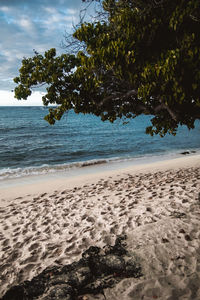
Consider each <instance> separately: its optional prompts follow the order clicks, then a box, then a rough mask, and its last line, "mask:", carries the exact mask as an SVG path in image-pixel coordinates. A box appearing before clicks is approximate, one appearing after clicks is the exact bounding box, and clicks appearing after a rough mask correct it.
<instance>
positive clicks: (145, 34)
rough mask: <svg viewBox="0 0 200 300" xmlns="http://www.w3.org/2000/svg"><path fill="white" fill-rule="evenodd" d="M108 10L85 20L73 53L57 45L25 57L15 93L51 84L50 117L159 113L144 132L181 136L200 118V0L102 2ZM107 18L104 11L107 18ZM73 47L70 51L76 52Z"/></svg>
mask: <svg viewBox="0 0 200 300" xmlns="http://www.w3.org/2000/svg"><path fill="white" fill-rule="evenodd" d="M100 3H101V6H102V9H103V14H102V15H101V18H99V19H98V18H97V19H95V20H94V21H93V22H89V23H82V24H81V25H80V26H79V27H77V28H76V29H75V30H74V33H73V38H74V39H75V40H76V41H77V43H81V45H83V47H82V50H80V51H78V52H77V53H75V54H70V52H69V53H65V54H62V55H60V56H56V51H55V49H50V50H49V51H47V52H45V54H44V55H41V54H39V53H37V52H35V54H34V56H33V57H31V58H24V59H23V60H22V67H21V68H20V70H19V73H20V74H19V76H18V77H16V78H15V79H14V81H15V83H17V87H16V88H15V97H16V98H17V99H27V97H28V96H30V95H31V93H32V89H33V88H34V87H38V86H40V85H43V84H46V94H45V96H43V103H44V105H46V106H48V105H49V104H53V103H56V104H58V106H57V107H56V108H50V109H49V114H48V115H47V116H46V117H45V118H46V120H47V121H48V122H49V123H50V124H53V123H54V122H55V121H56V120H59V119H60V118H61V117H62V115H63V114H64V112H66V111H68V110H70V109H73V110H74V111H75V112H76V113H92V114H95V115H97V116H100V117H101V119H102V120H103V121H104V120H109V121H111V122H114V121H115V120H116V119H117V118H123V119H126V118H134V117H136V116H138V115H140V114H146V115H153V117H152V120H151V122H152V126H150V127H148V128H146V132H147V133H149V134H151V135H153V134H154V133H155V134H160V135H161V136H164V135H165V134H166V133H171V134H175V133H176V130H177V128H178V125H186V126H187V127H188V128H189V129H191V128H194V122H195V120H196V119H200V14H199V12H200V1H199V0H160V1H159V0H157V1H156V0H148V1H144V0H104V1H100ZM102 16H103V17H102ZM71 53H72V52H71Z"/></svg>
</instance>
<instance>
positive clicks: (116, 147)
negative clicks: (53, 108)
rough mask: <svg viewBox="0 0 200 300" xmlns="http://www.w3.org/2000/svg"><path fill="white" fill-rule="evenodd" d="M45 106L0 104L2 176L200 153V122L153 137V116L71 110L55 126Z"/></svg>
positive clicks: (7, 176) (2, 178) (44, 172)
mask: <svg viewBox="0 0 200 300" xmlns="http://www.w3.org/2000/svg"><path fill="white" fill-rule="evenodd" d="M47 113H48V109H47V108H46V107H39V106H36V107H3V106H2V107H0V180H5V179H10V178H19V177H26V176H30V175H41V174H48V173H54V172H61V171H62V172H63V171H70V170H72V169H80V168H83V167H86V166H92V165H98V164H112V163H115V162H126V163H129V162H130V163H142V162H145V161H146V162H147V161H151V160H156V159H157V160H158V159H159V160H162V159H164V158H173V157H179V156H182V155H186V154H189V155H195V153H200V122H199V121H196V123H195V129H193V130H190V131H189V130H188V129H187V127H186V126H180V127H179V128H178V132H177V135H176V136H172V135H166V136H165V137H164V138H161V137H160V136H153V137H151V136H149V135H147V134H145V128H146V127H147V126H150V124H151V122H150V120H151V118H152V116H139V117H137V118H135V119H132V120H130V121H129V122H128V123H127V124H124V123H123V121H122V120H117V121H116V122H115V123H113V124H111V123H110V122H102V121H101V120H100V118H98V117H96V116H94V115H83V114H75V113H74V112H73V111H69V112H67V113H66V114H64V116H63V118H62V119H61V120H60V121H58V122H57V123H56V124H55V125H49V124H48V123H47V122H46V121H45V120H44V116H45V115H46V114H47Z"/></svg>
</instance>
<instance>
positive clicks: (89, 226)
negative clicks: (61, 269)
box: [0, 163, 200, 300]
mask: <svg viewBox="0 0 200 300" xmlns="http://www.w3.org/2000/svg"><path fill="white" fill-rule="evenodd" d="M0 229H1V230H0V297H2V296H3V294H4V293H5V292H6V290H8V289H9V288H10V287H11V286H13V285H16V284H19V283H20V282H23V281H24V280H30V279H31V278H32V277H33V276H36V275H37V274H39V273H40V272H41V271H42V270H44V269H45V268H46V267H48V266H53V265H57V266H58V265H65V264H69V263H71V262H73V261H77V260H79V259H80V257H81V253H82V252H83V251H85V250H86V249H87V248H88V247H89V246H91V245H93V246H98V247H104V246H105V245H108V244H113V243H114V241H115V239H116V236H117V235H122V234H126V235H127V240H126V243H127V249H128V250H129V251H133V252H134V253H135V254H136V255H137V257H139V259H140V263H141V266H142V273H143V276H142V277H140V278H128V279H123V280H122V281H120V282H119V283H118V284H117V285H116V286H115V287H113V288H107V289H105V290H104V296H103V295H96V296H92V295H86V296H85V299H105V298H106V299H107V300H114V299H120V300H123V299H124V300H129V299H135V300H139V299H143V300H147V299H162V300H164V299H168V300H172V299H174V300H186V299H191V300H197V299H200V284H199V283H200V166H199V163H198V164H197V166H196V167H195V166H193V167H190V168H175V169H169V170H165V171H163V170H161V171H154V172H149V171H148V172H146V173H145V172H142V173H140V172H137V173H131V172H124V173H120V174H119V175H115V176H105V178H102V179H99V180H98V181H94V182H91V183H88V184H85V185H80V186H79V185H78V184H77V187H74V188H66V189H62V190H57V191H56V190H55V191H54V192H48V191H46V192H45V193H42V194H38V195H36V196H32V195H31V194H29V195H25V196H23V197H17V198H15V199H12V201H9V202H8V203H7V205H6V204H5V203H4V205H3V206H2V207H1V208H0Z"/></svg>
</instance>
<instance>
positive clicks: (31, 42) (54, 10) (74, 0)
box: [0, 0, 83, 105]
mask: <svg viewBox="0 0 200 300" xmlns="http://www.w3.org/2000/svg"><path fill="white" fill-rule="evenodd" d="M81 7H83V2H82V1H81V0H57V1H55V0H34V1H27V0H20V1H19V0H0V35H1V40H0V66H1V74H0V90H11V89H14V87H15V84H14V82H13V81H12V80H10V78H14V77H16V76H18V75H19V72H18V69H19V68H20V66H21V60H22V59H23V57H32V56H33V54H34V53H33V49H35V50H36V51H38V52H39V53H41V54H43V53H44V52H45V51H47V50H48V49H50V48H56V49H57V54H58V55H59V54H60V53H62V52H63V51H64V50H63V49H62V48H61V42H62V41H63V40H64V34H65V32H70V31H71V30H72V28H73V24H76V23H78V22H79V11H80V9H81ZM15 101H16V100H15ZM17 103H18V102H17ZM25 103H26V102H25ZM0 105H1V104H0Z"/></svg>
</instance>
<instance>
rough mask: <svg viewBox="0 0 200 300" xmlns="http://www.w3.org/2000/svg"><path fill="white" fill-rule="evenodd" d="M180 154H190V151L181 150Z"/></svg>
mask: <svg viewBox="0 0 200 300" xmlns="http://www.w3.org/2000/svg"><path fill="white" fill-rule="evenodd" d="M180 154H182V155H186V154H190V152H189V151H184V152H181V153H180Z"/></svg>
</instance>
